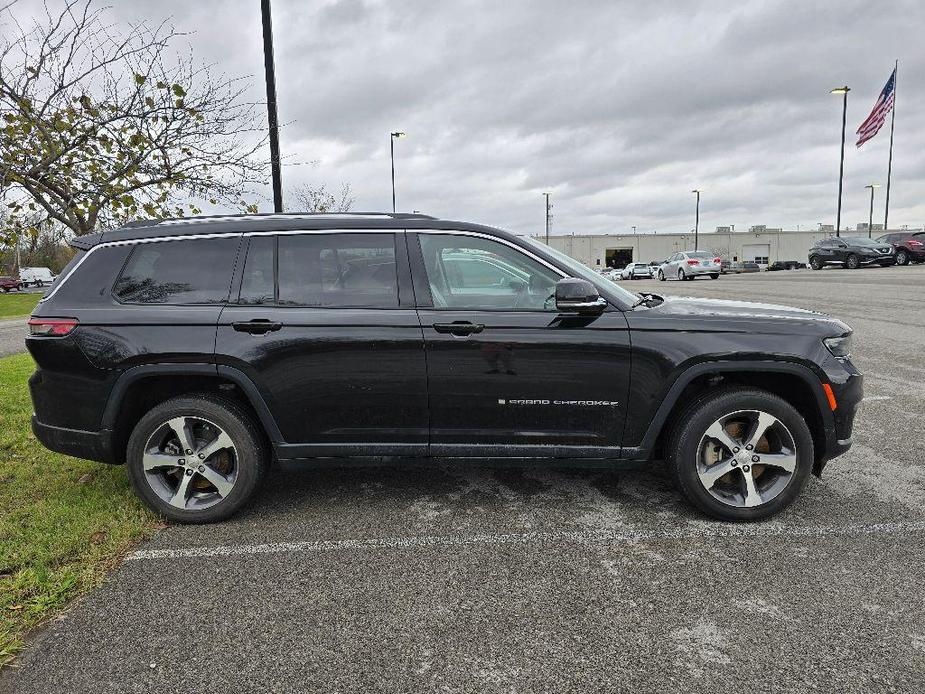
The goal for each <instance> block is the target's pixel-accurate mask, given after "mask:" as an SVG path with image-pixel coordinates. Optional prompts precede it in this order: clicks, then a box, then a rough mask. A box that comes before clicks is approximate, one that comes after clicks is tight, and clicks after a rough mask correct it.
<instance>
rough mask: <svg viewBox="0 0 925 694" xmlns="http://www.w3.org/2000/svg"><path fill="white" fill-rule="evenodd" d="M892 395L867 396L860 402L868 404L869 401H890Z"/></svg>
mask: <svg viewBox="0 0 925 694" xmlns="http://www.w3.org/2000/svg"><path fill="white" fill-rule="evenodd" d="M892 399H893V396H892V395H868V396H867V397H866V398H864V399H863V400H862V401H861V402H870V401H871V400H892Z"/></svg>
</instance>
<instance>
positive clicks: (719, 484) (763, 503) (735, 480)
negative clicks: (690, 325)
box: [665, 387, 814, 521]
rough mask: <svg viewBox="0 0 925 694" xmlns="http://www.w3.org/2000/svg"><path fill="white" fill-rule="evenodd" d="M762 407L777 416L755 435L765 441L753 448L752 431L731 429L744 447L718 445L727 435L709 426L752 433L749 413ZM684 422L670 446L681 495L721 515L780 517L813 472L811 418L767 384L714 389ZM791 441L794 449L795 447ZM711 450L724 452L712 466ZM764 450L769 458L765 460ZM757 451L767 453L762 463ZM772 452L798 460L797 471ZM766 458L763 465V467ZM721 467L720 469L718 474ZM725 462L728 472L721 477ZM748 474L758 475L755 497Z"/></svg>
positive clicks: (695, 404)
mask: <svg viewBox="0 0 925 694" xmlns="http://www.w3.org/2000/svg"><path fill="white" fill-rule="evenodd" d="M759 412H760V413H763V414H764V415H765V417H766V418H767V416H768V415H769V416H770V419H771V420H773V421H774V423H773V425H771V426H769V427H767V428H766V430H765V431H764V432H763V433H762V434H759V435H758V437H757V438H756V439H755V440H757V441H758V445H757V447H755V448H753V449H751V451H747V450H746V449H745V444H746V442H747V440H748V434H745V435H744V436H735V435H728V437H727V440H728V441H729V442H730V444H732V445H735V444H741V446H736V448H737V449H738V452H737V453H734V452H733V451H732V449H731V448H729V447H727V446H724V445H717V444H715V443H714V442H715V441H718V440H719V439H713V438H712V437H709V436H708V435H707V432H708V431H709V430H712V431H714V432H717V431H718V432H719V433H721V434H723V433H725V434H729V432H730V431H733V432H734V431H735V430H736V429H738V430H739V431H741V432H746V431H748V430H750V429H751V428H752V426H753V425H750V424H748V422H749V421H750V420H749V419H748V418H749V417H751V416H752V414H755V413H759ZM739 418H741V420H739ZM676 421H677V422H678V424H677V426H676V427H675V428H674V430H673V431H672V432H671V435H670V436H669V438H668V442H667V447H666V449H665V450H666V455H665V458H666V462H667V464H668V468H669V471H670V473H671V475H672V477H673V478H674V480H675V483H676V484H677V486H678V489H679V490H680V492H681V494H682V495H683V496H684V497H685V498H686V499H687V500H688V501H689V502H690V503H691V504H693V505H694V506H695V507H697V508H698V509H700V510H701V511H703V512H704V513H706V514H707V515H709V516H712V517H713V518H717V519H719V520H724V521H756V520H761V519H763V518H768V517H770V516H773V515H774V514H776V513H778V512H780V511H782V510H783V509H784V508H786V507H787V506H789V505H790V504H791V503H793V501H794V499H796V497H797V496H798V495H799V494H800V491H801V490H802V489H803V486H804V485H805V484H806V480H807V479H808V478H809V475H810V472H811V471H812V467H813V460H814V451H813V438H812V434H811V433H810V431H809V427H808V426H807V425H806V421H805V419H804V418H803V416H802V415H801V414H800V413H799V412H797V410H796V409H795V408H794V407H793V406H792V405H790V403H788V402H787V401H785V400H784V399H782V398H780V397H778V396H776V395H773V394H771V393H768V392H767V391H763V390H758V389H756V388H748V387H730V388H725V389H722V390H719V391H718V392H715V393H709V394H706V395H703V396H701V397H700V398H698V399H697V400H695V401H694V402H693V403H691V405H690V406H688V407H687V408H686V409H685V410H684V411H683V412H682V413H681V415H680V416H679V417H678V418H677V420H676ZM755 421H758V420H757V418H756V419H755ZM762 421H767V419H765V420H762ZM722 422H727V423H726V424H721V423H722ZM718 425H719V428H717V426H718ZM730 427H731V428H730ZM758 428H762V427H758ZM785 444H786V445H785ZM750 445H751V444H750ZM791 445H792V450H793V453H794V455H790V454H789V451H790V450H791V449H790V446H791ZM714 446H715V451H714V452H712V453H711V450H713V449H712V448H711V447H714ZM765 448H768V449H773V448H777V449H779V450H778V451H777V452H776V455H775V451H774V450H770V451H767V450H765ZM711 455H715V456H716V461H715V462H713V464H712V465H710V466H706V465H704V462H703V460H704V457H710V456H711ZM762 456H764V460H765V461H766V462H765V463H761V462H760V459H761V457H762ZM755 458H758V459H759V461H758V462H757V463H756V462H753V461H754V459H755ZM772 459H773V460H775V461H782V462H783V461H786V463H785V467H786V466H790V467H792V471H787V470H786V469H785V468H784V467H777V466H776V465H774V464H769V463H768V462H767V461H769V460H772ZM758 465H761V466H762V467H761V472H760V473H758ZM713 468H717V470H718V472H717V473H713V475H711V473H710V471H711V470H713ZM752 468H754V469H752ZM724 469H725V470H728V472H727V473H725V474H722V475H721V476H716V475H717V474H719V473H722V471H723V470H724ZM746 475H750V476H751V478H752V484H751V494H750V495H749V496H746V490H748V489H749V485H748V484H747V482H746ZM704 479H706V480H707V481H706V482H705V481H702V480H704ZM711 480H712V482H710V481H711ZM762 480H763V481H762ZM708 483H710V484H712V486H711V488H710V489H711V490H708V488H707V486H706V485H707V484H708ZM755 495H757V496H755ZM738 497H741V499H739V498H738ZM762 497H765V500H762Z"/></svg>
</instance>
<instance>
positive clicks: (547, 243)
mask: <svg viewBox="0 0 925 694" xmlns="http://www.w3.org/2000/svg"><path fill="white" fill-rule="evenodd" d="M543 195H544V196H546V245H547V246H548V245H549V195H550V194H549V193H543Z"/></svg>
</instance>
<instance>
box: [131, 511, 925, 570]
mask: <svg viewBox="0 0 925 694" xmlns="http://www.w3.org/2000/svg"><path fill="white" fill-rule="evenodd" d="M923 531H925V520H922V521H909V522H900V523H869V524H861V523H853V524H845V525H822V526H806V527H801V526H784V525H716V526H709V527H703V528H693V529H690V528H688V529H683V530H682V529H679V530H670V529H669V530H656V531H652V532H645V531H634V530H626V531H624V532H620V531H613V532H610V531H594V530H558V531H548V532H527V533H499V534H478V535H443V536H441V535H432V536H427V535H425V536H412V537H386V538H370V539H365V540H363V539H357V540H306V541H302V542H274V543H268V544H258V545H220V546H217V547H190V548H186V549H142V550H138V551H136V552H132V553H131V554H129V555H128V556H127V557H126V560H128V561H138V560H140V559H189V558H196V557H231V556H244V555H253V554H280V553H312V552H330V551H336V550H357V549H361V550H363V549H365V550H374V549H417V548H425V547H461V546H465V545H510V544H522V545H531V544H548V543H563V544H579V545H589V544H605V543H635V542H644V541H653V540H656V541H657V540H669V541H670V540H698V539H706V538H730V537H823V536H826V535H889V534H902V533H917V532H923Z"/></svg>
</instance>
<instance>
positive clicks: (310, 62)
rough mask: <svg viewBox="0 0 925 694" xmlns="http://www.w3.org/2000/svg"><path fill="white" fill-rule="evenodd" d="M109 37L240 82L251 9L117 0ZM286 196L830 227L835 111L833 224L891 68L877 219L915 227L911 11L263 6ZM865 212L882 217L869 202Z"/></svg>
mask: <svg viewBox="0 0 925 694" xmlns="http://www.w3.org/2000/svg"><path fill="white" fill-rule="evenodd" d="M112 11H113V13H114V15H115V17H116V19H117V20H118V21H137V20H139V19H149V20H152V21H157V20H160V19H162V18H163V17H165V16H168V15H170V16H172V21H173V22H174V24H175V25H176V26H177V28H178V29H181V30H184V31H189V32H192V33H191V35H190V36H189V37H188V41H189V43H190V45H191V46H192V47H193V50H194V52H195V53H196V54H197V55H198V56H199V57H200V58H202V59H203V60H206V61H209V62H213V63H216V64H217V65H218V66H219V67H220V68H221V69H222V71H224V72H227V73H230V74H251V75H253V79H254V86H253V90H252V92H253V98H254V99H255V100H260V99H262V69H263V63H262V53H261V46H260V17H259V3H257V2H256V0H252V1H250V2H245V1H244V0H225V1H222V2H218V0H212V1H205V0H204V1H200V2H197V3H189V2H186V1H185V0H163V1H162V2H159V3H156V4H154V3H150V2H143V1H141V0H120V1H119V2H118V3H116V4H115V7H114V8H113V10H112ZM274 12H275V17H274V19H275V39H276V58H277V69H278V76H279V102H280V116H281V119H282V120H283V121H284V122H285V123H286V127H285V128H284V130H283V133H282V147H283V152H284V155H285V156H286V159H287V162H289V163H290V164H291V163H296V162H306V161H317V165H315V166H307V165H301V166H286V167H285V169H284V175H285V182H286V184H287V185H291V184H295V183H297V182H306V181H307V182H312V183H318V182H327V183H328V184H329V185H335V186H336V185H337V184H339V183H340V182H343V181H349V182H350V183H351V184H352V186H353V188H354V189H355V192H356V194H357V196H358V201H357V205H358V207H359V208H362V209H386V208H388V207H389V205H390V190H389V159H388V156H389V150H388V145H389V138H388V133H389V132H390V131H392V130H395V129H400V130H404V131H406V132H407V133H408V138H407V139H404V140H401V141H399V142H398V143H397V145H396V158H397V161H396V168H397V179H398V198H399V205H400V207H402V208H403V209H420V210H422V211H428V212H432V213H436V214H440V215H444V216H447V217H453V218H462V219H472V220H476V221H482V222H488V223H493V224H498V225H502V226H507V227H509V228H512V229H514V230H516V231H518V232H532V231H536V230H539V229H540V228H541V227H542V224H543V198H542V196H541V194H540V193H541V192H542V191H544V190H550V191H552V192H553V202H554V205H555V210H554V214H555V221H554V231H555V232H558V233H567V232H576V233H583V232H603V231H614V232H625V231H627V230H628V229H629V228H630V226H631V225H636V226H637V227H638V229H639V230H641V231H642V230H650V229H658V230H659V231H668V230H686V229H689V228H690V227H691V226H692V223H693V219H692V218H693V196H692V195H691V194H690V190H691V189H692V188H694V187H699V188H703V189H704V194H703V199H702V208H701V211H702V217H701V218H702V223H703V225H704V227H705V228H710V227H712V226H715V225H720V224H723V225H725V224H730V223H733V224H736V226H737V227H739V228H744V227H746V226H748V225H750V224H758V223H765V224H769V225H774V226H779V225H784V226H795V225H796V224H801V225H804V226H806V225H815V224H816V223H817V222H820V221H822V222H826V223H833V222H834V217H835V203H836V191H837V173H838V138H839V134H840V116H841V102H840V99H839V98H838V97H835V96H831V95H830V94H829V93H828V91H829V89H831V88H832V87H834V86H837V85H840V84H843V83H847V84H849V85H851V87H852V91H851V94H850V96H849V110H848V124H849V133H848V144H847V147H846V165H845V166H846V176H845V202H844V212H843V217H842V219H843V224H852V225H853V224H854V223H856V222H859V221H865V220H866V219H867V201H868V198H867V195H868V193H867V191H866V190H864V187H863V186H864V185H865V184H867V183H869V182H871V181H878V182H885V176H886V158H887V144H888V142H887V141H888V135H889V133H888V128H884V130H883V131H882V132H881V134H880V135H879V136H878V137H877V138H876V139H875V140H873V141H872V142H869V143H868V144H866V145H865V146H864V147H863V148H862V149H861V150H859V151H856V150H855V148H854V145H853V131H854V129H855V128H856V127H857V125H858V124H859V123H860V122H861V121H862V120H863V119H864V118H865V117H866V115H867V113H868V112H869V110H870V108H871V107H872V105H873V103H874V101H875V99H876V97H877V94H878V93H879V90H880V89H881V88H882V86H883V84H884V82H885V81H886V79H887V77H888V75H889V73H890V70H891V69H892V65H893V60H894V59H896V58H899V59H900V74H899V87H898V102H897V104H898V111H897V145H896V151H895V159H894V187H893V194H892V205H891V208H892V211H891V219H892V220H893V221H894V222H895V223H896V224H910V225H920V224H921V223H922V222H923V221H925V202H923V201H925V159H923V157H922V156H920V155H919V152H921V151H923V145H925V134H923V131H922V128H921V127H919V123H920V122H921V120H922V113H923V108H925V97H923V90H922V86H923V82H925V77H923V74H925V72H923V68H925V52H923V51H921V50H920V49H919V48H918V46H919V45H920V37H919V35H918V34H919V28H920V27H921V26H922V25H923V20H925V6H922V5H921V4H920V3H918V2H912V1H899V2H885V1H884V2H869V1H868V2H860V1H858V2H854V1H844V0H837V1H831V2H813V3H807V2H802V1H799V2H798V1H789V0H785V1H780V2H771V1H765V2H757V1H751V2H749V1H746V2H708V1H704V2H684V3H678V2H668V1H662V0H652V1H650V2H646V3H639V2H622V1H620V2H615V1H614V0H599V1H597V2H593V1H588V2H580V3H577V2H576V3H564V2H552V1H551V0H545V1H540V2H504V3H499V2H497V0H493V1H492V0H481V1H477V0H473V1H471V2H468V1H467V2H432V1H431V0H416V1H408V2H403V1H400V0H390V1H388V2H385V1H377V2H372V1H364V0H339V1H333V2H304V1H301V0H274ZM878 195H879V202H878V205H877V210H878V211H877V216H878V217H882V198H883V191H882V190H881V191H878Z"/></svg>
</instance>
